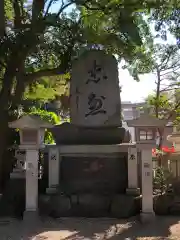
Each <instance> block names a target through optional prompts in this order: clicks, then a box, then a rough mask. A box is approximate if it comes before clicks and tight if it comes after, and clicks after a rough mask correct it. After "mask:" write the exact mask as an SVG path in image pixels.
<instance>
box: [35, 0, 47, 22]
mask: <svg viewBox="0 0 180 240" xmlns="http://www.w3.org/2000/svg"><path fill="white" fill-rule="evenodd" d="M44 5H45V0H33V4H32V25H35V24H36V22H37V21H38V20H39V19H41V18H42V17H43V11H44Z"/></svg>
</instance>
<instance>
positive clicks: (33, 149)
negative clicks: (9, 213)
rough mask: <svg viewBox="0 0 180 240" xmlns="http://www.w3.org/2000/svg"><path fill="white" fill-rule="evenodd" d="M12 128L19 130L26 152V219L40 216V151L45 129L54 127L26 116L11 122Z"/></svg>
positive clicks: (21, 146)
mask: <svg viewBox="0 0 180 240" xmlns="http://www.w3.org/2000/svg"><path fill="white" fill-rule="evenodd" d="M9 127H10V128H18V129H19V134H20V146H19V149H22V150H25V152H26V156H25V165H26V167H25V169H26V209H25V212H24V218H25V219H29V217H30V219H31V218H32V217H35V216H36V217H37V216H38V214H37V213H38V159H39V149H41V148H43V147H44V133H45V129H47V128H52V127H53V125H51V124H50V123H47V122H45V121H43V120H42V119H41V118H40V117H38V116H32V115H26V116H22V117H21V118H20V119H18V120H16V121H14V122H10V123H9Z"/></svg>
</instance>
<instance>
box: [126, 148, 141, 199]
mask: <svg viewBox="0 0 180 240" xmlns="http://www.w3.org/2000/svg"><path fill="white" fill-rule="evenodd" d="M126 193H127V194H128V195H140V189H139V188H138V176H137V148H136V147H133V148H128V188H127V189H126Z"/></svg>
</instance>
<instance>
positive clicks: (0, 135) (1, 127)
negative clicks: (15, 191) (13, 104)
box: [0, 111, 9, 192]
mask: <svg viewBox="0 0 180 240" xmlns="http://www.w3.org/2000/svg"><path fill="white" fill-rule="evenodd" d="M0 115H1V124H0V143H1V146H0V192H2V190H3V188H4V185H5V179H4V169H3V167H4V165H5V162H6V160H8V159H6V154H5V152H6V150H7V144H8V135H9V134H8V132H9V129H8V112H5V111H1V113H0Z"/></svg>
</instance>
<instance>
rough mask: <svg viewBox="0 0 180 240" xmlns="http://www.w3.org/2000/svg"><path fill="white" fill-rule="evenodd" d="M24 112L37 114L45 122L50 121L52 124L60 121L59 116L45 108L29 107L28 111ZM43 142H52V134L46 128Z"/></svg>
mask: <svg viewBox="0 0 180 240" xmlns="http://www.w3.org/2000/svg"><path fill="white" fill-rule="evenodd" d="M26 114H29V115H34V116H39V117H40V118H41V119H42V120H44V121H46V122H50V123H52V124H58V123H60V121H61V119H60V117H59V116H58V115H57V114H56V113H54V112H48V111H46V110H41V109H36V108H31V109H30V111H29V112H28V113H26ZM44 142H45V143H46V144H53V143H54V138H53V135H52V133H51V132H50V131H48V130H45V136H44Z"/></svg>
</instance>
